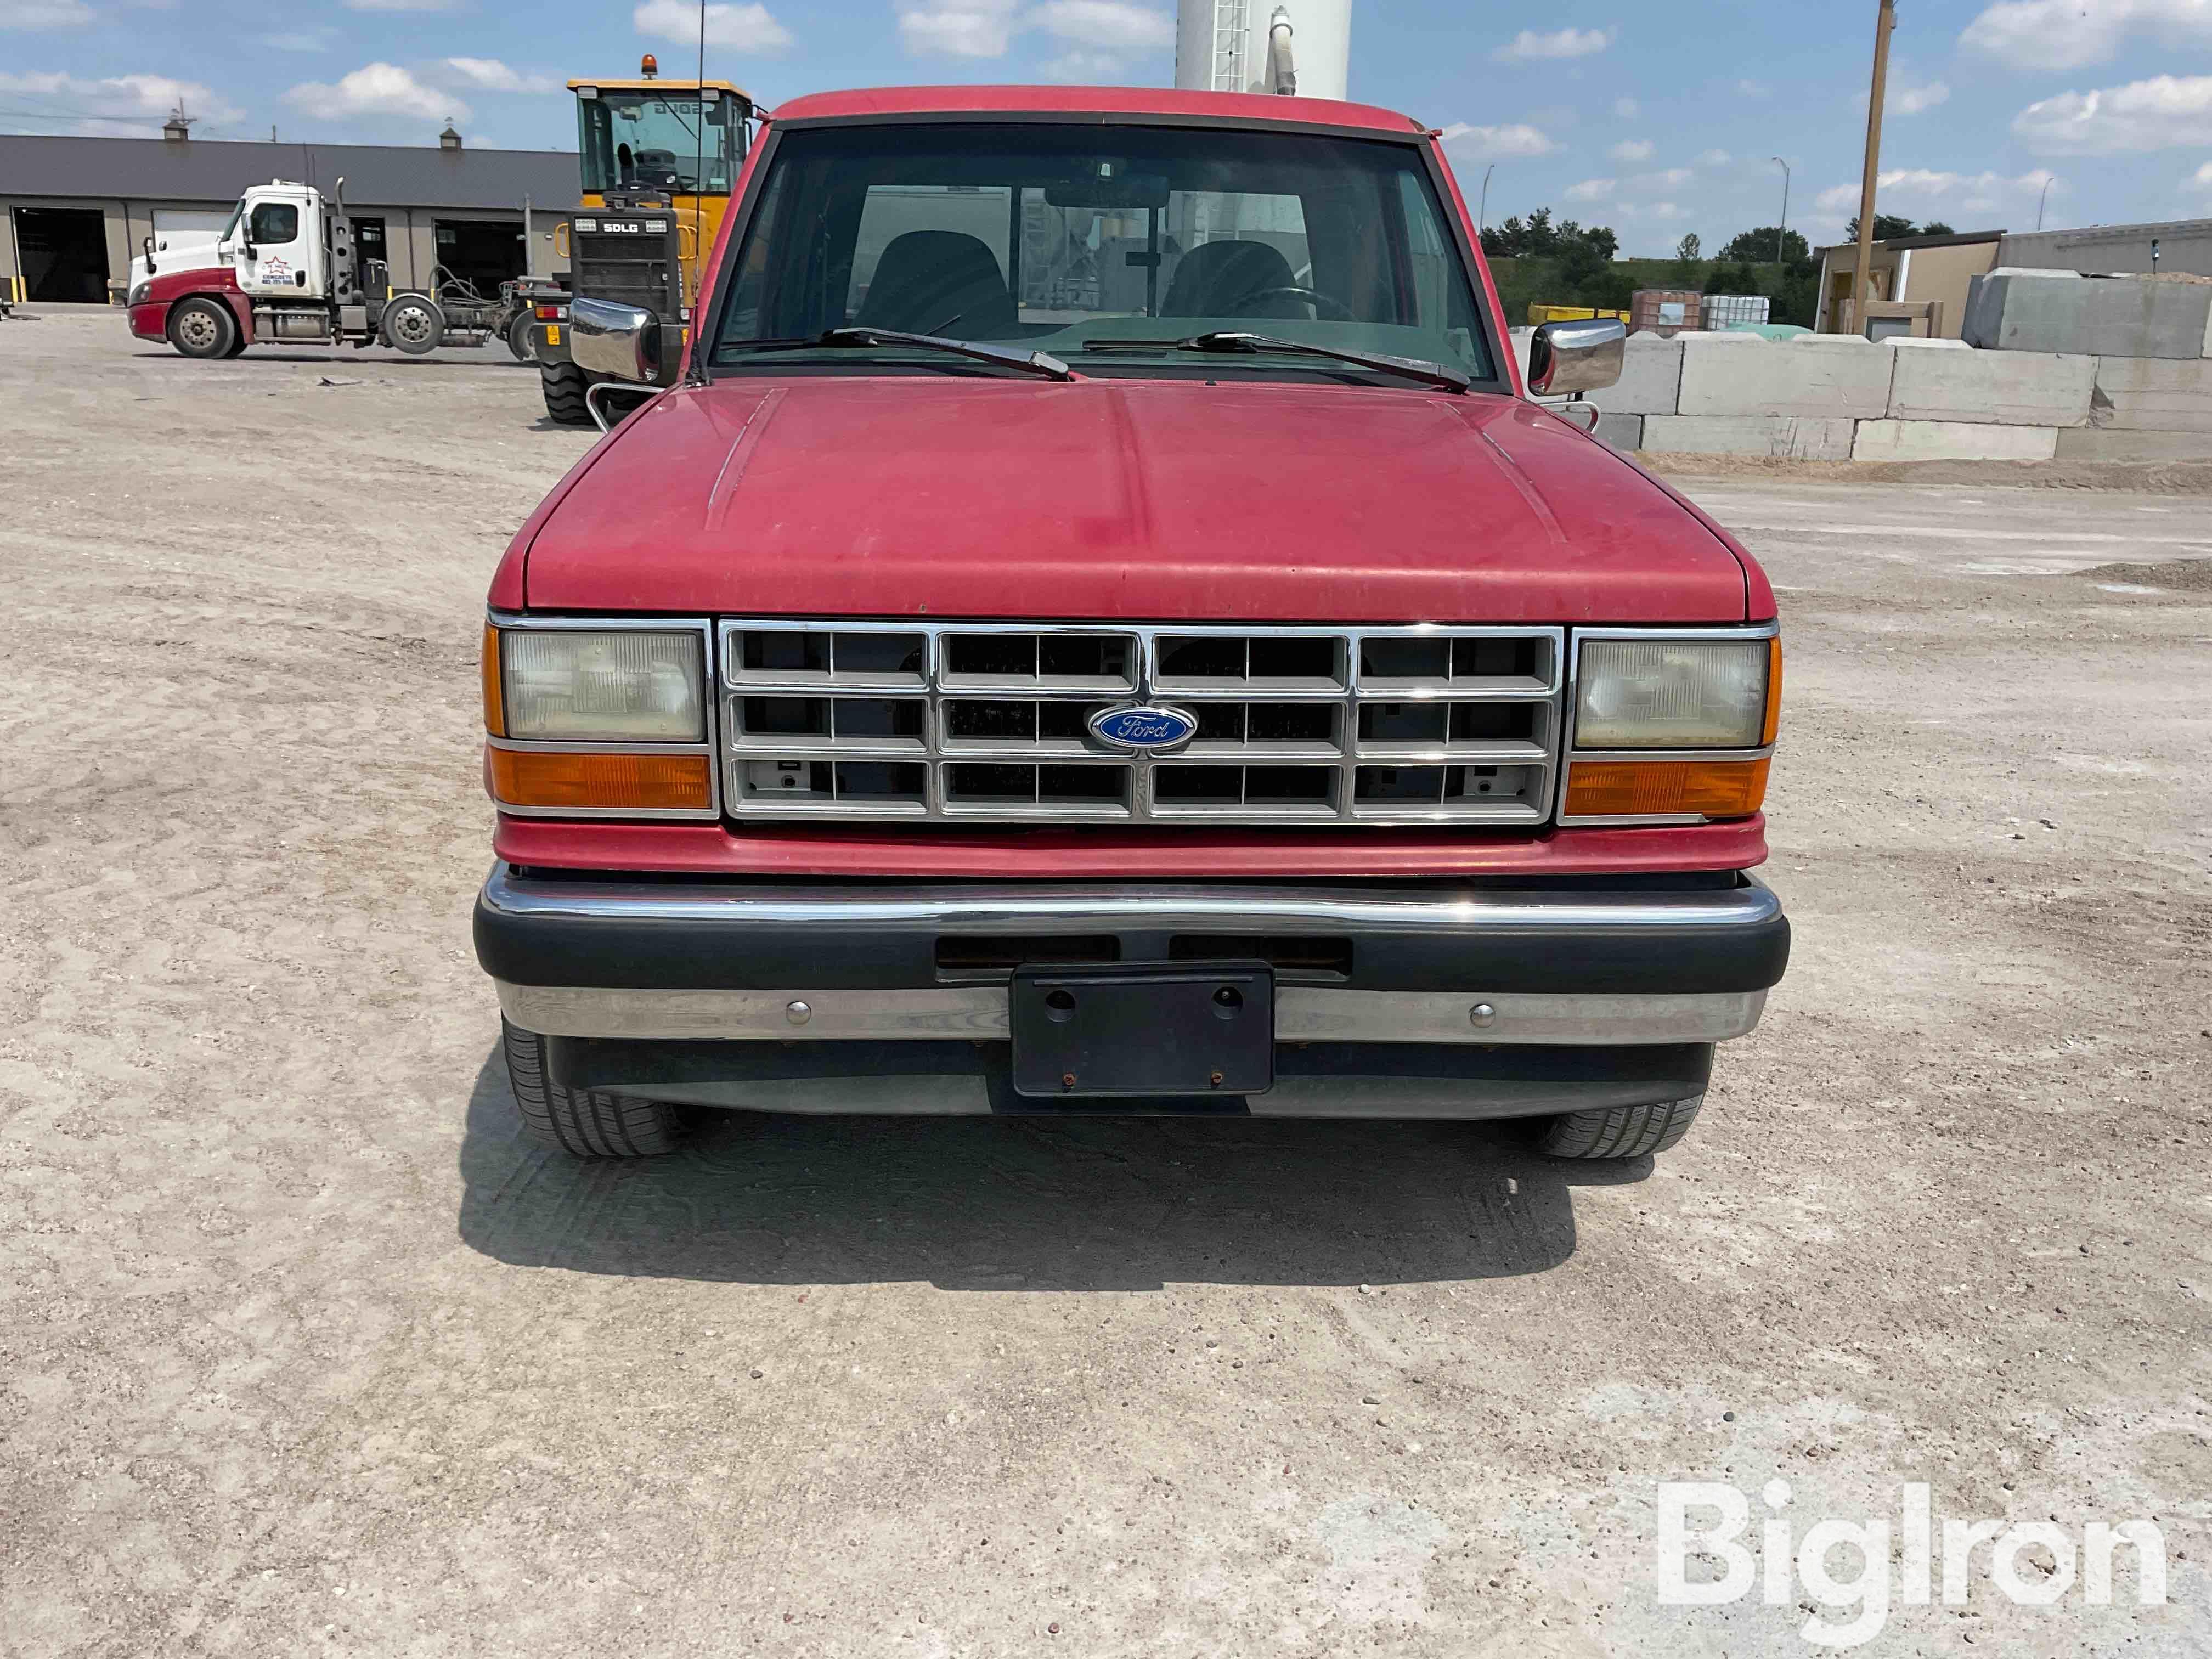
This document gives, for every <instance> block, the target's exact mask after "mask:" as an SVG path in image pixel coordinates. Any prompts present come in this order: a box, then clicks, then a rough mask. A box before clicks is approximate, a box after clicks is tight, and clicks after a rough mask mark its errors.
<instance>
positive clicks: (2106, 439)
mask: <svg viewBox="0 0 2212 1659" xmlns="http://www.w3.org/2000/svg"><path fill="white" fill-rule="evenodd" d="M2058 459H2060V460H2062V461H2212V432H2128V431H2120V430H2117V429H2115V428H2110V427H2095V426H2085V427H2079V428H2074V429H2072V430H2069V431H2066V432H2062V433H2060V434H2059V435H2058Z"/></svg>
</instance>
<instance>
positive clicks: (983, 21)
mask: <svg viewBox="0 0 2212 1659" xmlns="http://www.w3.org/2000/svg"><path fill="white" fill-rule="evenodd" d="M1014 4H1015V0H943V3H941V4H939V5H934V6H929V7H926V8H921V7H918V8H914V9H908V10H903V11H901V12H900V13H899V15H898V26H899V38H900V39H901V40H903V41H904V42H905V43H906V49H907V50H908V52H922V53H927V54H929V55H932V56H937V57H944V58H1003V57H1005V56H1006V47H1007V46H1009V45H1011V44H1012V40H1013V36H1014Z"/></svg>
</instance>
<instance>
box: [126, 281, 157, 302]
mask: <svg viewBox="0 0 2212 1659" xmlns="http://www.w3.org/2000/svg"><path fill="white" fill-rule="evenodd" d="M153 286H154V285H153V284H152V283H139V284H138V286H137V287H136V288H134V289H131V300H130V303H131V304H132V305H134V306H143V305H144V304H145V303H146V295H148V294H149V292H150V291H151V290H152V289H153Z"/></svg>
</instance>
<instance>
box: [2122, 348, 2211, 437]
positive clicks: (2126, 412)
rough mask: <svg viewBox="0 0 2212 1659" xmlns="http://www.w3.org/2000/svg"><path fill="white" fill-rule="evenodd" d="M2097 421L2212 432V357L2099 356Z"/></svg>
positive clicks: (2129, 427) (2134, 428)
mask: <svg viewBox="0 0 2212 1659" xmlns="http://www.w3.org/2000/svg"><path fill="white" fill-rule="evenodd" d="M2096 392H2097V413H2096V421H2095V424H2097V425H2099V426H2106V427H2113V428H2118V429H2119V430H2121V431H2124V432H2212V362H2208V361H2206V360H2204V359H2202V358H2199V359H2198V360H2197V361H2196V362H2181V361H2179V360H2178V359H2173V358H2160V357H2100V358H2099V359H2098V360H2097V383H2096Z"/></svg>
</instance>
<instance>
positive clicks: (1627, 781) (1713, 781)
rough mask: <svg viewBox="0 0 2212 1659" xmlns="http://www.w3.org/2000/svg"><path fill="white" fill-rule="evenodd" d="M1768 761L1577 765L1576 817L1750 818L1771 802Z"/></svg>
mask: <svg viewBox="0 0 2212 1659" xmlns="http://www.w3.org/2000/svg"><path fill="white" fill-rule="evenodd" d="M1769 765H1771V762H1768V761H1764V760H1747V761H1741V760H1730V761H1577V762H1575V763H1574V764H1573V765H1572V766H1571V768H1570V769H1568V772H1567V804H1566V806H1565V816H1566V817H1571V818H1599V817H1606V818H1614V817H1619V818H1629V817H1634V818H1647V817H1673V816H1674V815H1676V814H1679V813H1684V812H1698V813H1702V814H1703V815H1704V816H1705V817H1709V818H1742V817H1750V816H1751V815H1752V814H1753V812H1756V811H1759V806H1760V805H1761V804H1762V803H1763V802H1764V801H1765V799H1766V769H1767V767H1768V766H1769Z"/></svg>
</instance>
